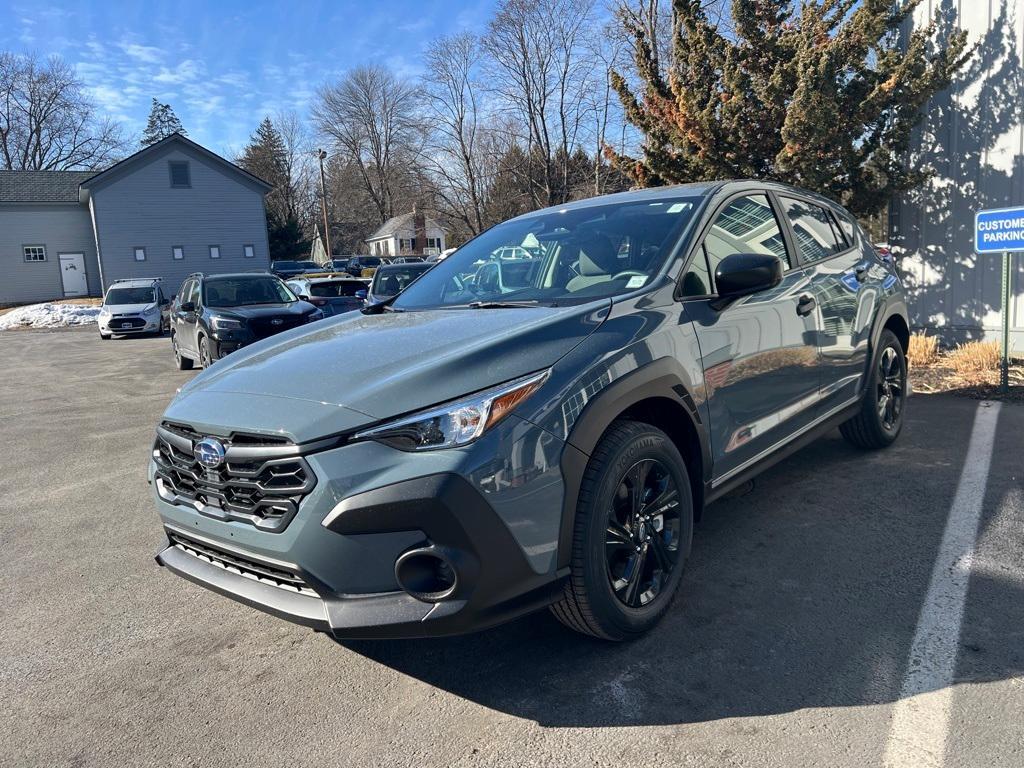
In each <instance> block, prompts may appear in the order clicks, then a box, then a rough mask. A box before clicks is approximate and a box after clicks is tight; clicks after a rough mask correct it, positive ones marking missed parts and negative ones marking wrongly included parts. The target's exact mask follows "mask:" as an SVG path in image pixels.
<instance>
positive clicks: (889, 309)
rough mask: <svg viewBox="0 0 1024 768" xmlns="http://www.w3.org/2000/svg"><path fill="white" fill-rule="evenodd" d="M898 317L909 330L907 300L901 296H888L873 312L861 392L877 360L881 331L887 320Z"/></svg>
mask: <svg viewBox="0 0 1024 768" xmlns="http://www.w3.org/2000/svg"><path fill="white" fill-rule="evenodd" d="M894 317H899V318H900V319H901V320H902V321H903V323H904V324H905V325H906V326H907V331H908V332H909V331H910V318H909V313H908V311H907V302H906V301H905V300H904V298H903V297H902V296H890V297H889V298H887V299H886V300H885V301H883V302H882V303H881V304H880V305H879V307H878V309H877V310H876V312H875V322H874V326H873V327H872V328H871V346H870V347H869V353H868V367H867V370H866V371H864V377H863V380H862V382H861V387H860V389H861V392H862V393H863V392H864V391H865V389H866V388H867V385H868V381H870V379H871V371H873V370H874V367H875V364H876V363H877V362H878V342H879V340H880V339H881V338H882V331H883V330H884V329H885V326H886V325H887V324H888V322H889V321H890V320H891V319H892V318H894Z"/></svg>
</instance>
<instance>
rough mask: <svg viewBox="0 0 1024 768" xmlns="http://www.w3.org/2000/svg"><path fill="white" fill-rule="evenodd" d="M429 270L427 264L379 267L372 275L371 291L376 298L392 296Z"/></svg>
mask: <svg viewBox="0 0 1024 768" xmlns="http://www.w3.org/2000/svg"><path fill="white" fill-rule="evenodd" d="M429 270H430V265H429V264H402V265H399V266H396V267H391V266H389V267H381V268H380V269H378V270H377V271H376V272H374V274H373V288H372V291H373V293H374V294H376V295H377V296H394V295H395V294H396V293H398V292H400V291H404V290H405V287H406V286H407V285H409V283H411V282H412V281H413V280H415V279H416V278H417V277H419V276H420V275H422V274H423V273H424V272H427V271H429Z"/></svg>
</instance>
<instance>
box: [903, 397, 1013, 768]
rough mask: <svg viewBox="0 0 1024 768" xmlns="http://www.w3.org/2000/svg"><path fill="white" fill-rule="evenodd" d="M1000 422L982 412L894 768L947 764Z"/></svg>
mask: <svg viewBox="0 0 1024 768" xmlns="http://www.w3.org/2000/svg"><path fill="white" fill-rule="evenodd" d="M998 419H999V403H987V402H983V403H981V404H980V405H979V406H978V410H977V413H976V414H975V417H974V427H973V429H972V430H971V441H970V443H969V445H968V447H967V458H966V460H965V461H964V468H963V472H962V473H961V474H960V483H959V485H957V489H956V496H955V497H954V498H953V505H952V507H950V510H949V518H948V519H947V520H946V530H945V532H944V533H943V535H942V544H941V545H940V546H939V554H938V557H937V559H936V560H935V567H934V568H933V569H932V578H931V582H930V583H929V585H928V593H927V595H926V596H925V599H924V605H923V606H922V607H921V615H920V616H919V617H918V620H917V630H916V631H915V632H914V642H913V644H912V645H911V647H910V658H909V661H908V663H907V673H906V676H905V677H904V679H903V687H902V689H901V690H900V698H899V700H898V701H897V702H896V704H895V705H894V706H893V718H892V725H891V727H890V729H889V740H888V742H887V743H886V749H885V760H884V765H885V766H886V767H887V768H910V767H911V766H913V768H939V767H940V766H942V765H943V762H944V760H945V755H946V736H947V731H948V728H949V714H950V706H951V704H952V698H953V689H952V688H951V687H950V686H951V684H952V682H953V673H954V670H955V667H956V657H957V648H958V645H959V642H960V622H961V621H962V619H963V614H964V601H965V600H966V598H967V586H968V582H969V581H970V575H971V561H972V559H973V557H974V544H975V541H976V539H977V537H978V522H979V520H980V519H981V507H982V502H983V501H984V498H985V485H986V483H987V482H988V470H989V464H990V463H991V460H992V444H993V441H994V439H995V434H996V422H997V421H998Z"/></svg>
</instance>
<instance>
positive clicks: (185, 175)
mask: <svg viewBox="0 0 1024 768" xmlns="http://www.w3.org/2000/svg"><path fill="white" fill-rule="evenodd" d="M167 166H168V168H170V171H171V186H172V187H191V186H192V175H191V174H190V173H189V168H188V163H187V162H186V161H184V160H171V161H169V162H168V163H167Z"/></svg>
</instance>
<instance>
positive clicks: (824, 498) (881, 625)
mask: <svg viewBox="0 0 1024 768" xmlns="http://www.w3.org/2000/svg"><path fill="white" fill-rule="evenodd" d="M972 414H973V409H958V410H957V411H955V412H952V413H950V414H948V415H947V416H946V417H945V418H944V419H936V418H930V419H927V420H926V419H920V420H918V421H917V422H915V423H913V424H911V425H909V426H910V428H911V429H912V430H913V431H914V432H916V435H915V439H914V440H913V441H910V440H902V441H901V442H899V443H897V444H896V445H895V446H893V447H892V448H890V449H889V450H888V451H884V452H880V453H874V454H871V453H868V454H865V453H862V452H858V451H856V450H854V449H852V448H850V447H849V446H847V445H846V444H845V443H844V442H843V441H842V440H841V439H840V438H839V437H838V434H833V435H831V436H828V437H826V438H823V439H822V440H819V441H818V442H816V443H815V444H813V445H812V446H809V447H808V448H806V449H804V450H803V451H800V452H798V453H797V454H795V455H794V456H792V457H791V458H789V459H787V460H786V461H784V462H783V463H781V464H779V465H778V466H777V467H776V468H775V469H772V470H769V471H768V472H767V473H766V474H765V475H763V476H762V478H760V479H758V481H757V482H756V487H755V488H754V489H753V491H752V492H751V493H749V494H746V495H742V496H739V497H732V498H728V499H725V500H722V501H720V502H718V503H716V504H714V505H712V506H710V507H709V508H708V510H707V511H706V512H705V514H704V517H703V519H702V520H701V522H700V524H699V525H698V527H697V530H696V534H695V538H694V547H693V555H692V556H691V558H690V561H689V563H688V564H687V571H686V574H685V576H684V579H683V585H682V590H681V592H680V595H679V598H678V599H677V600H676V603H675V604H674V605H673V606H672V608H671V610H670V611H669V613H668V614H667V616H666V617H665V619H664V620H663V621H662V623H661V624H660V625H659V626H658V627H657V628H656V629H655V630H654V631H653V632H651V633H650V634H649V635H648V636H646V637H643V638H641V639H639V640H637V641H635V642H631V643H623V644H610V643H604V642H600V641H596V640H592V639H589V638H586V637H583V636H581V635H578V634H576V633H574V632H572V631H570V630H568V629H566V628H564V627H562V625H561V624H559V623H558V622H557V621H556V620H555V619H554V617H553V616H551V614H549V613H548V612H546V611H545V612H542V613H538V614H535V615H532V616H528V617H525V618H523V619H520V620H518V621H515V622H513V623H511V624H508V625H505V626H503V627H499V628H496V629H492V630H488V631H484V632H480V633H477V634H473V635H468V636H464V637H455V638H443V639H431V640H401V641H394V640H391V641H368V640H359V641H354V640H347V641H341V644H342V645H343V646H344V647H346V648H348V649H349V650H351V651H354V652H356V653H359V654H361V655H363V656H365V657H367V658H369V659H371V660H373V661H376V662H378V663H380V664H383V665H385V666H387V667H389V668H392V669H394V670H397V671H399V672H401V673H404V674H406V675H409V676H411V677H413V678H416V679H419V680H421V681H423V682H426V683H429V684H430V685H433V686H436V687H438V688H441V689H444V690H446V691H450V692H452V693H454V694H457V695H459V696H462V697H464V698H466V699H469V700H471V701H473V702H476V703H478V704H481V705H484V706H487V707H490V708H492V709H494V710H498V711H501V712H505V713H508V714H511V715H514V716H516V717H522V718H529V719H531V720H535V721H536V722H538V723H540V724H542V725H546V726H556V727H560V726H564V727H595V726H630V725H659V724H677V723H688V722H703V721H711V720H718V719H721V718H729V717H743V716H751V715H767V714H776V713H785V712H792V711H795V710H798V709H803V708H809V707H837V706H857V705H865V704H875V703H886V702H892V701H895V700H896V698H898V696H899V690H900V685H901V681H902V677H903V675H904V672H905V668H906V664H907V661H906V659H907V653H908V650H909V647H910V644H911V641H912V638H913V635H914V630H915V626H916V622H917V618H918V613H919V611H920V606H921V601H922V598H923V596H924V593H925V591H926V589H927V585H928V581H929V577H930V574H931V569H932V566H933V562H934V557H935V553H936V551H937V549H938V546H939V542H940V540H941V537H942V533H943V529H944V526H945V521H946V517H947V513H948V510H949V502H950V499H951V498H952V496H953V492H954V489H955V487H956V483H957V480H958V476H959V469H960V467H961V466H962V460H963V454H964V451H965V445H964V444H963V443H965V442H966V441H965V440H963V441H961V440H950V439H949V436H950V435H951V434H967V433H969V428H970V416H971V415H972ZM971 589H972V592H976V593H979V594H987V595H988V597H987V598H986V602H988V604H989V605H990V606H993V605H994V606H1013V605H1016V606H1024V594H1021V590H1020V588H1019V586H1018V585H1016V584H1014V583H1012V582H1010V581H1005V582H1001V581H1000V580H999V579H993V578H992V577H991V576H989V575H987V574H982V575H980V576H975V577H973V578H972V582H971ZM1011 613H1012V614H1014V615H1013V616H1011V617H1010V618H1009V619H1007V621H1017V620H1022V619H1024V609H1018V610H1017V611H1016V612H1013V611H1011ZM968 615H970V611H968ZM991 621H995V622H996V623H997V624H999V625H1000V626H1003V625H1005V622H1001V621H1000V619H999V618H998V617H996V618H994V619H992V620H991ZM991 621H990V624H991ZM1005 628H1006V629H1009V626H1006V627H1005ZM968 630H969V627H968V626H967V625H966V624H965V633H964V638H962V642H964V643H966V645H967V650H966V651H965V652H964V654H962V660H961V667H962V668H963V672H964V673H965V674H964V676H963V679H965V680H968V679H969V680H972V681H976V680H994V679H1005V678H1008V677H1012V676H1014V675H1019V674H1021V673H1022V672H1024V659H1022V658H1021V655H1020V653H1017V652H1015V651H1014V652H1008V651H1006V650H1005V649H1004V648H999V649H998V650H997V651H996V652H994V653H989V652H988V650H987V649H985V648H984V647H981V646H979V648H978V649H976V650H971V649H970V645H971V641H968V640H967V639H966V638H967V635H968V634H969V631H968ZM988 632H989V633H990V634H988V635H986V636H987V637H989V638H991V637H992V636H993V635H992V633H994V634H995V635H998V634H999V632H1001V630H998V627H995V628H993V627H991V626H990V627H988ZM1011 635H1012V632H1011ZM983 645H984V642H983V643H982V646H983ZM964 656H969V658H966V659H964V658H963V657H964ZM958 679H959V678H958Z"/></svg>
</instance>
